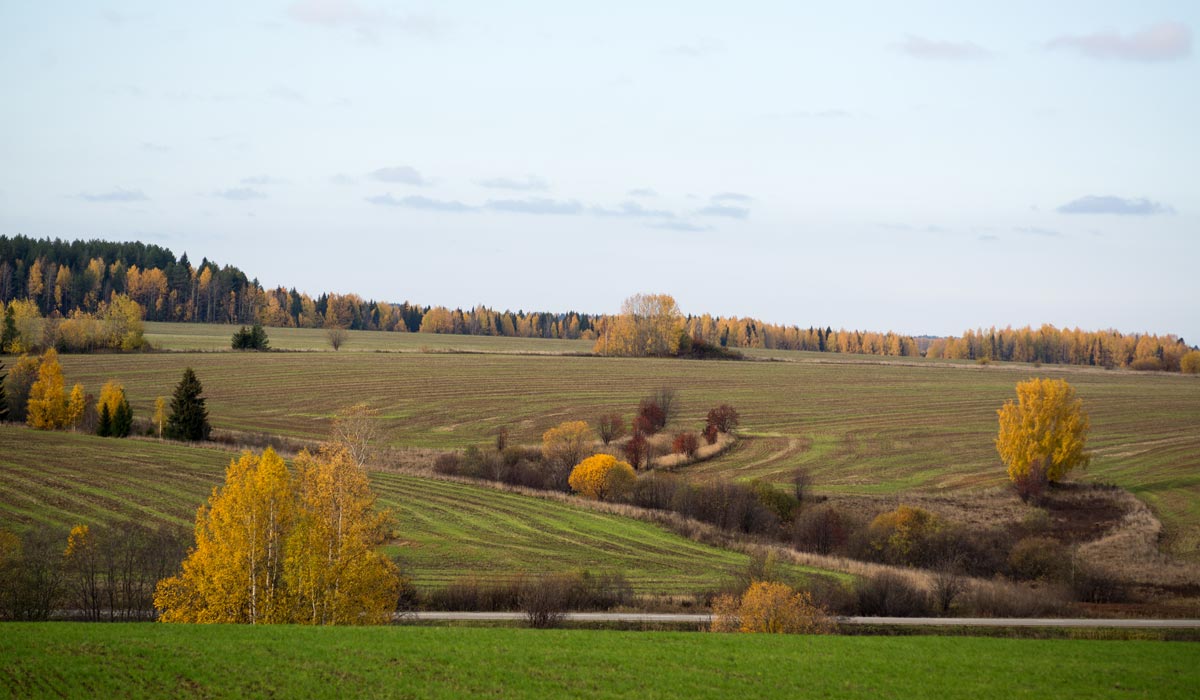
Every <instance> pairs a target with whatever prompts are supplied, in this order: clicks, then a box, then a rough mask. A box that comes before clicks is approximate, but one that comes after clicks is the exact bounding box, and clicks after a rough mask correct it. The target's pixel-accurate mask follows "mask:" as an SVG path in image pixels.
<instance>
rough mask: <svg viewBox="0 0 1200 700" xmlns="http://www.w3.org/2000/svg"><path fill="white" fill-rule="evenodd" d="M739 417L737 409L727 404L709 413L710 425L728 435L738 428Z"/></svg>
mask: <svg viewBox="0 0 1200 700" xmlns="http://www.w3.org/2000/svg"><path fill="white" fill-rule="evenodd" d="M738 422H739V416H738V412H737V409H735V408H734V407H733V406H730V405H729V404H727V403H723V404H721V405H720V406H717V407H716V408H714V409H712V410H710V411H709V412H708V424H709V425H713V426H716V428H717V430H719V431H721V432H722V433H728V432H729V431H731V430H734V429H736V428H737V427H738Z"/></svg>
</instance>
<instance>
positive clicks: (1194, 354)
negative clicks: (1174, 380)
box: [1179, 350, 1200, 374]
mask: <svg viewBox="0 0 1200 700" xmlns="http://www.w3.org/2000/svg"><path fill="white" fill-rule="evenodd" d="M1179 371H1180V372H1183V373H1184V374H1200V350H1192V351H1190V352H1188V353H1187V354H1186V355H1184V356H1183V357H1181V358H1179Z"/></svg>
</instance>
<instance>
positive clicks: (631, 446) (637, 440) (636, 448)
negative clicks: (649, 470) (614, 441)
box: [621, 432, 648, 469]
mask: <svg viewBox="0 0 1200 700" xmlns="http://www.w3.org/2000/svg"><path fill="white" fill-rule="evenodd" d="M621 452H622V453H624V455H625V459H627V460H629V465H630V466H631V467H633V468H634V469H640V468H641V467H642V465H644V464H646V462H647V461H648V460H647V459H646V436H645V435H643V434H642V433H641V432H635V433H634V434H633V437H631V438H629V441H628V442H626V443H625V445H624V447H622V448H621Z"/></svg>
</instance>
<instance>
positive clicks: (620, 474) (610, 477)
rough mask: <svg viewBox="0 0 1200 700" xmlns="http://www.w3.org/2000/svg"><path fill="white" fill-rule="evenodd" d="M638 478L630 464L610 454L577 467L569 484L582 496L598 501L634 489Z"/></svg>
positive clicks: (602, 455) (581, 463) (599, 456)
mask: <svg viewBox="0 0 1200 700" xmlns="http://www.w3.org/2000/svg"><path fill="white" fill-rule="evenodd" d="M636 481H637V476H636V475H635V474H634V473H633V467H631V466H629V463H628V462H619V461H617V458H616V457H613V456H612V455H609V454H598V455H592V456H591V457H588V458H587V459H585V460H583V461H582V462H580V463H579V464H577V465H575V468H574V469H573V470H571V476H570V477H568V479H567V483H569V484H570V485H571V488H572V489H573V490H574V491H575V493H578V494H580V495H582V496H585V497H587V498H592V499H595V500H597V501H607V500H608V499H610V498H615V497H619V496H620V495H622V494H624V493H626V492H628V491H629V489H631V488H632V487H633V484H634V482H636Z"/></svg>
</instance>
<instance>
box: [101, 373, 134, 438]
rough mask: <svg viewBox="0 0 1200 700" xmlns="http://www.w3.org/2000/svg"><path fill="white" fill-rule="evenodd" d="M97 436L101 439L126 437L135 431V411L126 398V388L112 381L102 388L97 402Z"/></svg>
mask: <svg viewBox="0 0 1200 700" xmlns="http://www.w3.org/2000/svg"><path fill="white" fill-rule="evenodd" d="M97 406H98V408H97V412H98V422H97V424H96V434H97V435H99V436H100V437H125V436H127V435H129V433H130V431H131V430H132V429H133V411H132V410H131V409H130V408H129V400H128V399H126V398H125V387H123V386H121V384H120V382H117V381H116V380H113V379H110V380H109V381H107V382H105V383H104V386H103V387H101V388H100V400H99V401H98V402H97Z"/></svg>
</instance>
